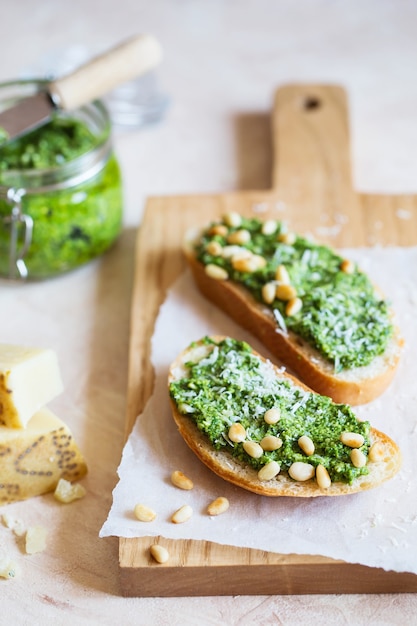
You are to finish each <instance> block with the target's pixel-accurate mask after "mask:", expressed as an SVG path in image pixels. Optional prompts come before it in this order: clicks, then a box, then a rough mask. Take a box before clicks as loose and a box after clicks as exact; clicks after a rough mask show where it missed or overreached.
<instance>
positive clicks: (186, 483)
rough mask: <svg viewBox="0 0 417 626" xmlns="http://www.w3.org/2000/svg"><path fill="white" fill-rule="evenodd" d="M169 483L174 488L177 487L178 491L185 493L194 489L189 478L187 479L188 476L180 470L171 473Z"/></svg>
mask: <svg viewBox="0 0 417 626" xmlns="http://www.w3.org/2000/svg"><path fill="white" fill-rule="evenodd" d="M171 482H172V484H173V485H174V486H175V487H178V488H179V489H184V490H186V491H189V490H190V489H192V488H193V487H194V483H193V481H192V480H191V478H188V476H186V475H185V474H184V473H183V472H181V471H180V470H175V472H172V474H171Z"/></svg>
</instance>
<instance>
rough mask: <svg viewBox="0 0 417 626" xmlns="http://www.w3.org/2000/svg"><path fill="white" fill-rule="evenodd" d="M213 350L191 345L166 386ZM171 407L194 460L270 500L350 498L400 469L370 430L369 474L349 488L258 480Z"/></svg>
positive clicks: (388, 443) (394, 451)
mask: <svg viewBox="0 0 417 626" xmlns="http://www.w3.org/2000/svg"><path fill="white" fill-rule="evenodd" d="M209 339H211V340H212V341H213V342H215V343H219V342H220V341H222V340H223V339H225V337H220V336H213V337H211V338H209ZM213 347H214V344H213V345H212V346H210V345H207V343H206V342H205V341H204V340H200V341H198V342H193V343H192V344H191V345H190V346H189V347H188V348H186V349H185V350H184V351H183V352H181V353H180V354H179V355H178V357H177V358H176V359H175V361H174V362H173V363H172V364H171V366H170V369H169V375H168V386H170V385H171V383H173V382H175V381H178V380H180V379H182V378H187V377H188V368H187V363H188V362H199V361H200V360H201V359H202V358H205V357H207V356H208V354H209V353H210V351H211V350H212V349H213ZM252 354H254V355H255V356H257V357H258V358H259V359H261V361H262V362H263V363H268V364H269V365H270V366H271V368H273V372H274V375H275V376H276V377H277V378H281V379H286V380H288V381H290V383H292V384H293V385H294V386H295V387H297V388H299V389H301V390H303V391H306V392H311V393H313V394H315V392H313V391H312V390H311V389H309V388H308V387H307V386H306V385H304V384H303V383H301V382H300V381H298V380H297V379H296V378H294V377H293V376H291V375H290V374H288V373H286V372H285V371H284V370H283V369H282V368H279V367H278V366H276V365H274V364H272V363H270V362H269V361H267V360H266V359H264V358H263V357H262V356H261V355H260V354H259V353H257V352H256V351H254V350H252ZM315 395H317V394H315ZM170 403H171V410H172V416H173V418H174V421H175V423H176V425H177V427H178V431H179V433H180V435H181V436H182V437H183V439H184V441H185V442H186V443H187V445H188V446H189V448H190V449H191V450H192V451H193V452H194V453H195V454H196V455H197V457H198V458H199V459H200V460H201V461H202V462H203V463H204V464H205V465H206V466H207V467H208V468H209V469H210V470H212V471H213V472H214V473H215V474H217V475H218V476H220V477H221V478H223V479H224V480H226V481H228V482H230V483H232V484H234V485H237V486H238V487H242V488H243V489H246V490H248V491H251V492H253V493H256V494H259V495H264V496H272V497H276V496H293V497H307V498H311V497H316V496H341V495H347V494H353V493H356V492H360V491H365V490H367V489H372V488H374V487H377V486H378V485H380V484H381V483H383V482H385V481H386V480H388V479H390V478H392V477H393V476H394V475H395V474H396V473H397V472H398V470H399V469H400V467H401V462H402V459H401V452H400V449H399V447H398V446H397V444H396V443H395V442H394V441H392V440H391V439H390V438H389V437H388V436H387V435H385V434H384V433H382V432H379V431H378V430H375V429H373V428H371V431H370V443H371V446H372V445H373V444H375V443H377V444H378V452H377V454H375V455H374V456H375V457H376V458H374V459H373V460H372V461H371V460H370V459H369V458H368V461H367V467H368V470H369V473H368V474H366V475H361V476H359V477H358V478H355V480H354V481H353V482H352V483H351V484H349V483H344V482H332V483H331V484H330V486H329V487H327V488H320V487H319V485H318V483H317V481H316V478H315V477H313V478H311V479H309V480H307V481H296V480H293V479H292V478H291V477H290V476H289V475H288V473H287V472H285V471H282V472H280V473H279V474H278V475H277V476H276V477H275V478H273V479H271V480H267V481H265V480H260V479H259V477H258V470H257V469H255V468H253V467H251V466H250V465H248V464H246V463H245V462H244V461H240V460H239V459H237V458H236V457H234V456H232V454H231V453H230V452H228V451H227V450H226V448H222V449H221V450H217V449H215V448H214V447H213V446H212V444H211V443H210V440H209V438H208V436H207V435H206V434H205V433H203V432H202V431H201V430H200V429H199V428H198V427H197V425H196V423H195V422H194V420H193V419H192V418H190V416H189V415H187V414H183V413H181V412H180V411H179V409H178V406H177V404H176V402H175V400H174V399H173V397H172V395H171V394H170ZM306 462H308V457H306Z"/></svg>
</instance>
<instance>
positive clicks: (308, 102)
mask: <svg viewBox="0 0 417 626" xmlns="http://www.w3.org/2000/svg"><path fill="white" fill-rule="evenodd" d="M302 106H303V109H304V110H305V111H316V110H317V109H320V107H321V100H320V98H317V96H306V97H305V98H304V100H303V103H302Z"/></svg>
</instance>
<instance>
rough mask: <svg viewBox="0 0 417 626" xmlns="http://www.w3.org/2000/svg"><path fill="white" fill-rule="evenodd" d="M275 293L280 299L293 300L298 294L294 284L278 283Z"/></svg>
mask: <svg viewBox="0 0 417 626" xmlns="http://www.w3.org/2000/svg"><path fill="white" fill-rule="evenodd" d="M275 295H276V297H277V298H278V299H279V300H292V299H293V298H295V297H296V296H297V291H296V289H295V287H293V286H292V285H277V289H276V292H275Z"/></svg>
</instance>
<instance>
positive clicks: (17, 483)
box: [0, 408, 87, 504]
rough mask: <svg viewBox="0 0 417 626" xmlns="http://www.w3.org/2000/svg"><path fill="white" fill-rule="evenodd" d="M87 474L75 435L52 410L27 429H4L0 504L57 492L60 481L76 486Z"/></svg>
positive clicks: (0, 447)
mask: <svg viewBox="0 0 417 626" xmlns="http://www.w3.org/2000/svg"><path fill="white" fill-rule="evenodd" d="M86 472H87V466H86V463H85V461H84V458H83V456H82V454H81V452H80V450H79V449H78V446H77V444H76V443H75V441H74V439H73V437H72V434H71V431H70V430H69V428H68V426H66V424H64V422H62V421H61V420H60V419H59V418H58V417H57V416H56V415H54V413H52V411H50V410H49V409H47V408H43V409H41V410H40V411H38V412H37V413H36V414H35V415H34V416H33V417H32V419H31V420H30V421H29V422H28V424H27V426H26V428H25V429H16V428H6V427H5V426H0V504H2V503H6V502H14V501H15V500H25V499H26V498H30V497H32V496H38V495H41V494H43V493H47V492H49V491H54V490H55V488H56V486H57V484H58V481H59V479H60V478H65V479H66V480H68V481H70V482H74V481H77V480H79V479H80V478H81V477H82V476H84V475H85V474H86Z"/></svg>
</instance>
